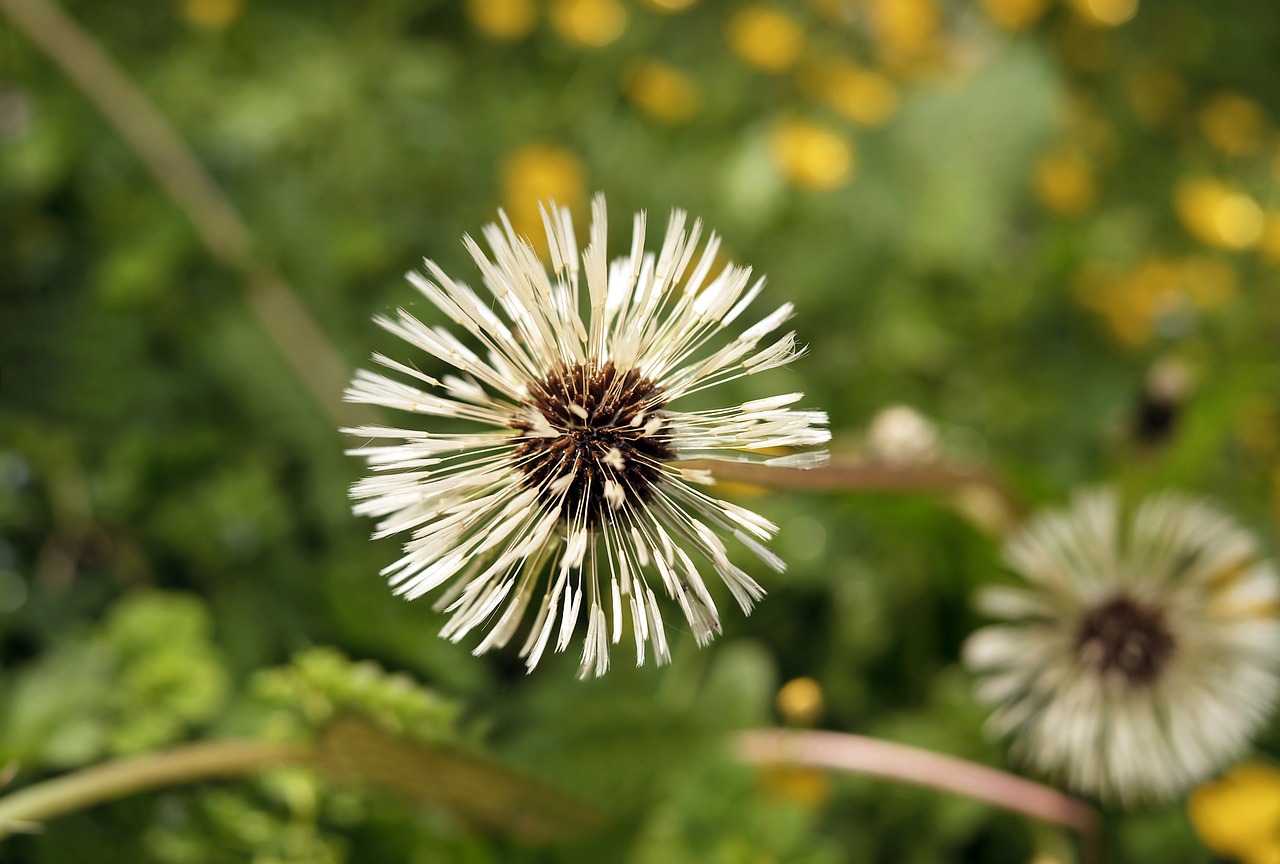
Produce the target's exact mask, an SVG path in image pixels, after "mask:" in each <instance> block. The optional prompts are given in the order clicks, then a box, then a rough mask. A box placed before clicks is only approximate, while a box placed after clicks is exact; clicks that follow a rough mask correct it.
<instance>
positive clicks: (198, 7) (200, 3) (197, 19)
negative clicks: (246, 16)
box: [182, 0, 244, 30]
mask: <svg viewBox="0 0 1280 864" xmlns="http://www.w3.org/2000/svg"><path fill="white" fill-rule="evenodd" d="M243 11H244V0H182V17H184V18H186V19H187V21H188V22H190V23H191V24H194V25H195V26H196V27H202V28H204V29H205V30H221V29H222V28H223V27H226V26H227V25H228V24H230V23H231V22H232V21H234V20H236V19H237V18H239V17H240V13H241V12H243Z"/></svg>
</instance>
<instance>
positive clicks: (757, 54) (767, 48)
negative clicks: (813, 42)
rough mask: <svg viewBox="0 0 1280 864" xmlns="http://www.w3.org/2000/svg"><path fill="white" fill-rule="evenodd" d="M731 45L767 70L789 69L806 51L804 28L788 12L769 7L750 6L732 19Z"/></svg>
mask: <svg viewBox="0 0 1280 864" xmlns="http://www.w3.org/2000/svg"><path fill="white" fill-rule="evenodd" d="M726 38H727V39H728V40H729V47H730V48H731V49H732V50H733V53H735V54H737V55H738V56H739V57H741V58H742V59H743V60H745V61H746V62H747V63H750V64H751V65H752V66H755V67H757V68H759V69H763V70H765V71H766V72H781V71H782V70H783V69H787V68H789V67H790V66H791V65H792V64H793V63H795V62H796V59H797V58H798V57H799V56H800V52H801V51H802V50H804V31H803V30H801V29H800V25H799V24H797V23H796V21H795V20H794V19H793V18H791V17H790V16H788V15H785V14H783V13H782V12H779V11H777V10H774V9H770V8H769V7H767V6H747V7H746V8H744V9H739V10H738V11H737V12H735V13H734V15H733V17H732V18H730V19H729V28H728V31H727V33H726Z"/></svg>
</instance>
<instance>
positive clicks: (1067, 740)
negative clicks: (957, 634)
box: [964, 491, 1280, 804]
mask: <svg viewBox="0 0 1280 864" xmlns="http://www.w3.org/2000/svg"><path fill="white" fill-rule="evenodd" d="M1005 558H1006V560H1007V561H1008V563H1009V565H1010V566H1011V567H1012V568H1013V569H1014V570H1016V571H1017V572H1018V573H1019V575H1021V577H1022V578H1023V580H1024V582H1025V584H1023V585H1021V586H1020V587H1016V588H1013V587H1000V588H990V589H987V590H986V591H984V592H983V593H982V595H980V601H979V602H980V605H981V606H982V607H983V609H984V611H986V612H987V613H989V614H991V615H992V616H994V617H996V618H998V619H1001V623H999V624H996V625H992V626H989V627H986V628H984V629H982V630H979V631H978V632H977V633H975V634H974V635H973V636H972V637H970V639H969V641H968V643H967V644H966V645H965V651H964V653H965V660H966V663H967V665H968V666H969V667H970V669H971V670H972V671H973V672H974V673H975V674H976V676H977V678H978V696H979V698H980V699H981V700H982V701H984V702H987V703H990V704H992V705H994V706H995V712H994V714H993V715H992V718H991V723H992V725H993V727H994V728H995V729H996V730H997V731H999V732H1000V733H1003V734H1007V735H1011V736H1012V737H1013V738H1014V749H1015V752H1016V753H1017V754H1018V755H1019V756H1020V757H1021V758H1022V759H1024V760H1025V761H1027V762H1028V763H1030V764H1031V765H1032V766H1033V767H1034V768H1035V769H1036V770H1038V771H1040V772H1042V773H1044V774H1048V775H1050V776H1052V777H1054V778H1057V779H1059V780H1061V781H1063V782H1065V783H1067V784H1068V785H1069V786H1071V787H1072V788H1074V789H1076V790H1078V791H1081V792H1084V793H1088V794H1094V795H1098V796H1100V797H1102V798H1104V799H1107V800H1114V801H1119V802H1121V803H1124V804H1134V803H1140V802H1146V801H1154V800H1160V799H1166V798H1170V797H1172V796H1174V795H1177V794H1179V793H1180V792H1182V791H1183V790H1184V789H1186V788H1187V787H1188V786H1190V785H1191V784H1193V783H1195V782H1196V781H1198V780H1201V779H1203V778H1204V777H1206V776H1207V775H1209V774H1210V773H1212V772H1213V771H1215V770H1217V769H1218V768H1220V767H1221V766H1222V765H1223V764H1224V763H1226V762H1228V761H1229V760H1231V759H1232V758H1233V757H1235V756H1236V755H1237V754H1238V753H1239V752H1240V751H1241V750H1242V749H1243V748H1244V747H1245V746H1246V745H1247V743H1248V741H1249V738H1250V737H1251V736H1252V735H1253V734H1254V732H1256V731H1257V729H1258V728H1259V727H1260V726H1261V725H1262V723H1263V722H1264V721H1265V720H1266V719H1267V717H1268V715H1269V714H1270V712H1271V709H1272V706H1273V705H1274V703H1275V700H1276V695H1277V692H1278V690H1280V678H1278V677H1277V662H1278V661H1280V620H1278V619H1277V599H1280V578H1278V576H1277V572H1276V569H1275V567H1274V565H1273V564H1272V563H1271V562H1270V561H1266V560H1263V559H1261V558H1260V557H1259V552H1258V548H1257V544H1256V543H1255V541H1254V539H1253V537H1252V536H1250V535H1249V534H1248V533H1247V532H1245V531H1244V530H1243V529H1241V528H1240V527H1239V526H1238V525H1236V523H1235V522H1234V521H1233V520H1231V519H1230V518H1229V517H1228V516H1226V515H1225V514H1223V513H1222V512H1221V511H1219V510H1218V509H1217V508H1215V507H1213V506H1212V505H1210V504H1207V503H1204V502H1202V501H1199V500H1196V499H1193V498H1188V497H1184V496H1181V495H1177V494H1171V493H1170V494H1164V495H1161V496H1158V497H1155V498H1150V499H1147V500H1145V501H1143V502H1142V503H1141V504H1140V505H1139V506H1138V507H1137V509H1136V510H1135V511H1134V512H1133V513H1132V514H1131V516H1126V515H1125V514H1123V513H1122V512H1121V508H1120V503H1119V501H1118V499H1117V497H1116V495H1115V494H1114V493H1113V492H1111V491H1094V492H1089V493H1084V494H1081V495H1080V496H1078V497H1077V498H1076V500H1075V501H1074V503H1073V504H1072V506H1071V507H1070V508H1069V509H1067V510H1062V511H1054V512H1049V513H1046V514H1043V515H1041V516H1039V517H1037V518H1035V519H1033V520H1032V521H1031V522H1030V523H1029V524H1028V525H1027V526H1026V527H1025V528H1023V529H1022V530H1021V531H1020V532H1019V533H1017V534H1016V535H1015V536H1014V537H1012V538H1011V539H1010V540H1009V542H1008V543H1007V545H1006V547H1005Z"/></svg>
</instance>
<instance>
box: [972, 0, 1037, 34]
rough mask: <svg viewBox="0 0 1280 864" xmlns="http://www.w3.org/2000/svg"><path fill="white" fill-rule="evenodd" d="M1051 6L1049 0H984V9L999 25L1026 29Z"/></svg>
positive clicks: (1010, 28) (1012, 28)
mask: <svg viewBox="0 0 1280 864" xmlns="http://www.w3.org/2000/svg"><path fill="white" fill-rule="evenodd" d="M1048 8H1049V0H982V9H983V11H984V12H986V13H987V17H988V18H990V19H991V20H992V22H994V23H995V24H996V25H997V26H999V27H1003V28H1004V29H1006V30H1026V29H1028V28H1030V27H1032V26H1033V25H1034V24H1035V23H1036V22H1037V21H1039V20H1040V19H1041V18H1042V17H1043V16H1044V13H1045V10H1047V9H1048Z"/></svg>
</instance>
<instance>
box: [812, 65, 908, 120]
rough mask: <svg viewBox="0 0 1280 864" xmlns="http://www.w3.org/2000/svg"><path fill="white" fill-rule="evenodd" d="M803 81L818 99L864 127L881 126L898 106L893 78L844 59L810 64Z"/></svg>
mask: <svg viewBox="0 0 1280 864" xmlns="http://www.w3.org/2000/svg"><path fill="white" fill-rule="evenodd" d="M802 80H803V81H804V84H805V86H806V88H807V89H808V90H809V91H810V92H811V93H813V94H814V95H815V96H817V97H818V98H819V99H821V100H823V101H824V102H826V103H827V104H828V105H830V106H831V107H832V108H834V109H836V110H837V111H839V112H840V113H841V114H843V115H845V116H846V117H848V118H849V119H850V120H854V121H856V122H858V123H861V124H862V125H864V126H882V125H884V123H885V122H886V121H887V120H888V119H889V118H890V117H892V116H893V113H894V112H895V111H896V110H897V109H898V88H897V87H895V86H894V84H893V82H892V81H890V80H889V79H888V78H886V77H885V76H884V75H881V74H880V73H878V72H872V71H870V70H867V69H862V68H860V67H858V66H856V65H854V64H853V63H850V62H849V61H848V60H845V59H842V58H834V59H830V60H820V61H817V62H815V63H813V64H811V65H810V66H809V67H808V68H806V69H805V74H804V76H803V79H802Z"/></svg>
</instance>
